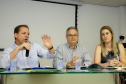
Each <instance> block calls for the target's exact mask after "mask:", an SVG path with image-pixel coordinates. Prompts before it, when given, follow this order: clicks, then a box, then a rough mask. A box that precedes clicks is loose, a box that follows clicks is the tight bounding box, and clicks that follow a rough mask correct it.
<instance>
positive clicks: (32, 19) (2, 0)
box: [0, 0, 75, 49]
mask: <svg viewBox="0 0 126 84" xmlns="http://www.w3.org/2000/svg"><path fill="white" fill-rule="evenodd" d="M21 24H26V25H28V26H29V29H30V38H29V40H30V41H31V42H32V43H37V44H40V45H41V46H42V47H44V46H43V42H42V39H41V36H42V35H43V34H47V35H49V36H51V39H52V43H53V45H54V49H56V47H57V46H58V45H61V44H64V43H66V36H65V35H66V29H67V28H68V27H70V26H75V6H70V5H62V4H55V3H46V2H38V1H32V0H0V48H7V47H9V46H10V45H12V44H13V43H14V41H15V40H14V28H15V27H16V26H18V25H21ZM44 48H45V47H44Z"/></svg>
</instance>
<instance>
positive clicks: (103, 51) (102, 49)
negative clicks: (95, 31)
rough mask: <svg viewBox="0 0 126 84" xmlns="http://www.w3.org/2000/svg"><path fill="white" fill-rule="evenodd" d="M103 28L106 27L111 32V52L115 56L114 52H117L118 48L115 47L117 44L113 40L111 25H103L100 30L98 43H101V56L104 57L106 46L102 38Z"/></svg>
mask: <svg viewBox="0 0 126 84" xmlns="http://www.w3.org/2000/svg"><path fill="white" fill-rule="evenodd" d="M104 29H107V30H109V32H110V33H111V34H112V40H111V43H112V49H113V52H114V56H116V54H117V53H118V49H117V45H116V42H115V38H114V33H113V30H112V28H111V27H109V26H103V27H102V28H101V30H100V43H101V52H102V54H103V57H106V47H105V42H104V41H103V40H102V35H101V33H102V30H104Z"/></svg>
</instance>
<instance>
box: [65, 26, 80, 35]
mask: <svg viewBox="0 0 126 84" xmlns="http://www.w3.org/2000/svg"><path fill="white" fill-rule="evenodd" d="M70 29H75V30H76V31H77V32H78V29H77V28H76V27H69V28H68V29H67V30H66V35H67V32H68V31H69V30H70ZM78 34H79V32H78Z"/></svg>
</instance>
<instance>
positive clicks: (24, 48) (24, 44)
mask: <svg viewBox="0 0 126 84" xmlns="http://www.w3.org/2000/svg"><path fill="white" fill-rule="evenodd" d="M18 48H19V50H26V49H27V50H30V49H31V45H30V44H29V43H23V44H21V45H20V46H19V47H18Z"/></svg>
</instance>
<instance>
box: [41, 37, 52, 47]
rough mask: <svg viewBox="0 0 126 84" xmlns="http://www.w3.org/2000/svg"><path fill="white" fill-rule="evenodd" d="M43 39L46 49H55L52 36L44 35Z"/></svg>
mask: <svg viewBox="0 0 126 84" xmlns="http://www.w3.org/2000/svg"><path fill="white" fill-rule="evenodd" d="M41 38H42V40H43V42H44V44H43V45H44V46H45V47H47V48H48V49H50V48H52V47H53V45H52V41H51V38H50V36H48V35H43V36H41Z"/></svg>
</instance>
